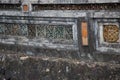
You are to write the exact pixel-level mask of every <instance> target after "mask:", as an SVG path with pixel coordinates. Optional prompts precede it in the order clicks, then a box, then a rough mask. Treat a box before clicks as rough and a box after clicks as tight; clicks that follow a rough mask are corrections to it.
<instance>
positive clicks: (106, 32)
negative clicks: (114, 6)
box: [103, 25, 119, 43]
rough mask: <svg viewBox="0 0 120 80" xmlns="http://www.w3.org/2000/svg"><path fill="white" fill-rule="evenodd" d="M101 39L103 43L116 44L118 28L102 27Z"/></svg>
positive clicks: (115, 26) (113, 26)
mask: <svg viewBox="0 0 120 80" xmlns="http://www.w3.org/2000/svg"><path fill="white" fill-rule="evenodd" d="M103 37H104V41H105V42H109V43H115V42H117V41H118V40H119V27H118V26H117V25H104V26H103Z"/></svg>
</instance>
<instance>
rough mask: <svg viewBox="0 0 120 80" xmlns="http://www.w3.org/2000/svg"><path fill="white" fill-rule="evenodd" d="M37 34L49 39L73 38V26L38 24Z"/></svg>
mask: <svg viewBox="0 0 120 80" xmlns="http://www.w3.org/2000/svg"><path fill="white" fill-rule="evenodd" d="M36 30H37V36H39V37H42V38H49V39H67V40H72V39H73V33H72V26H65V25H39V26H38V25H37V29H36Z"/></svg>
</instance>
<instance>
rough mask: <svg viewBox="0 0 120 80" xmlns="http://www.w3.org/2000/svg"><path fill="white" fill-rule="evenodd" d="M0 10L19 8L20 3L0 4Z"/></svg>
mask: <svg viewBox="0 0 120 80" xmlns="http://www.w3.org/2000/svg"><path fill="white" fill-rule="evenodd" d="M0 10H21V4H0Z"/></svg>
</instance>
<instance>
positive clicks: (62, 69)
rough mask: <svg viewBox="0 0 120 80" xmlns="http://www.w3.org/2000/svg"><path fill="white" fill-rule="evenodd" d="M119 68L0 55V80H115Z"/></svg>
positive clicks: (96, 63) (111, 65) (119, 77)
mask: <svg viewBox="0 0 120 80" xmlns="http://www.w3.org/2000/svg"><path fill="white" fill-rule="evenodd" d="M119 79H120V64H114V63H106V62H92V61H80V60H79V61H78V60H73V59H65V58H64V59H63V58H52V57H51V58H49V57H34V56H26V55H18V54H2V53H0V80H119Z"/></svg>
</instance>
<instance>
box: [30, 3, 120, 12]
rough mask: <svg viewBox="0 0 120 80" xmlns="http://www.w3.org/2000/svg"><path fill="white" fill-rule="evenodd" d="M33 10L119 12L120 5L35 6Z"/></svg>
mask: <svg viewBox="0 0 120 80" xmlns="http://www.w3.org/2000/svg"><path fill="white" fill-rule="evenodd" d="M32 6H33V10H34V11H38V10H119V9H120V4H119V3H103V4H33V5H32Z"/></svg>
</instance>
